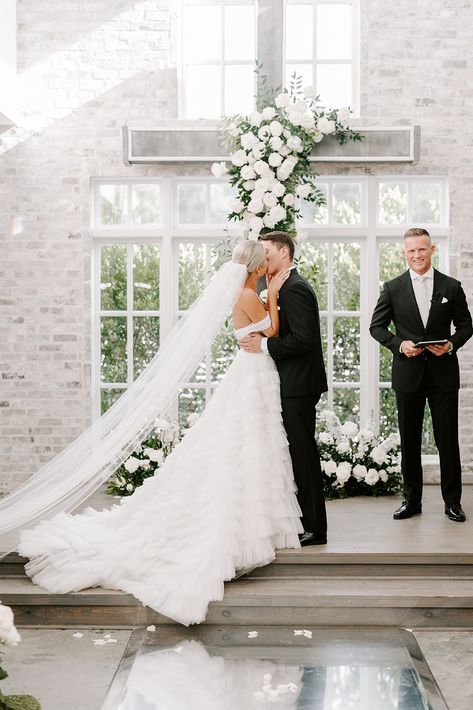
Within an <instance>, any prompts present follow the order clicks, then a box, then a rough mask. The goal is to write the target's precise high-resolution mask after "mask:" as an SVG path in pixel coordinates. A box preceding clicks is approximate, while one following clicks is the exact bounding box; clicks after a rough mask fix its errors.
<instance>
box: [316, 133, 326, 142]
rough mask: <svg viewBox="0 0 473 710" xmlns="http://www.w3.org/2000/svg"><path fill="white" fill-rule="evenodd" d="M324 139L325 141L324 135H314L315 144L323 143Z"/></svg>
mask: <svg viewBox="0 0 473 710" xmlns="http://www.w3.org/2000/svg"><path fill="white" fill-rule="evenodd" d="M323 139H324V134H323V133H316V134H315V135H314V143H320V141H323Z"/></svg>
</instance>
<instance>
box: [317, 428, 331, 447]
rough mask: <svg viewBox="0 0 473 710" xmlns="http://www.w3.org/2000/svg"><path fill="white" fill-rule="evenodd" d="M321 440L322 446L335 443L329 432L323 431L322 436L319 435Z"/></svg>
mask: <svg viewBox="0 0 473 710" xmlns="http://www.w3.org/2000/svg"><path fill="white" fill-rule="evenodd" d="M319 440H320V441H321V442H322V444H331V443H332V442H333V437H332V435H331V434H329V433H328V431H323V432H322V433H321V434H319Z"/></svg>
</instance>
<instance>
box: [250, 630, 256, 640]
mask: <svg viewBox="0 0 473 710" xmlns="http://www.w3.org/2000/svg"><path fill="white" fill-rule="evenodd" d="M257 636H258V632H257V631H248V638H249V639H255V638H256V637H257Z"/></svg>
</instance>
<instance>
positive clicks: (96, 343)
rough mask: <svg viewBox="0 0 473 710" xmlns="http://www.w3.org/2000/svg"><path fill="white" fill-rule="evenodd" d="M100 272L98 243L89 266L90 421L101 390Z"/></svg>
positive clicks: (97, 413) (98, 408)
mask: <svg viewBox="0 0 473 710" xmlns="http://www.w3.org/2000/svg"><path fill="white" fill-rule="evenodd" d="M100 272H101V249H100V244H94V245H93V247H92V268H91V276H92V282H91V299H92V314H91V328H92V337H91V339H90V341H91V363H92V372H91V375H92V382H91V410H92V411H91V417H92V421H95V419H98V417H100V412H101V392H100V380H101V376H100V362H101V338H100V294H101V290H100Z"/></svg>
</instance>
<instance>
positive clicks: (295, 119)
mask: <svg viewBox="0 0 473 710" xmlns="http://www.w3.org/2000/svg"><path fill="white" fill-rule="evenodd" d="M301 116H302V114H301V113H299V111H291V113H289V114H288V119H289V121H290V122H291V123H292V125H293V126H300V125H301Z"/></svg>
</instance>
